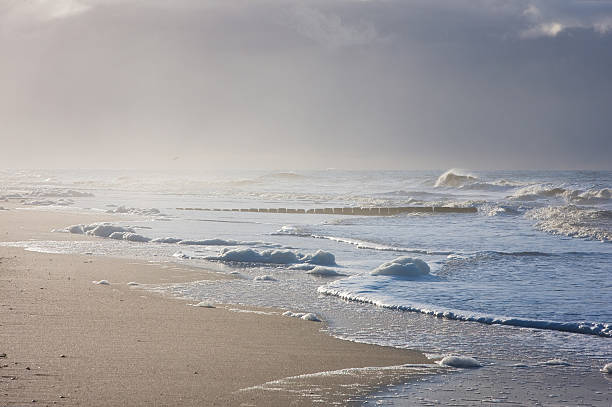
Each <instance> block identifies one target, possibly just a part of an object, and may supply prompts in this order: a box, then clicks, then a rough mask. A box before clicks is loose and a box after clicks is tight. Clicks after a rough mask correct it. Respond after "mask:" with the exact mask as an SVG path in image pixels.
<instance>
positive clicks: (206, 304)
mask: <svg viewBox="0 0 612 407" xmlns="http://www.w3.org/2000/svg"><path fill="white" fill-rule="evenodd" d="M189 305H191V306H192V307H201V308H215V306H214V305H213V304H212V303H210V302H208V301H201V302H198V303H197V304H189Z"/></svg>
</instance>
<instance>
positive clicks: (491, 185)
mask: <svg viewBox="0 0 612 407" xmlns="http://www.w3.org/2000/svg"><path fill="white" fill-rule="evenodd" d="M521 185H524V184H522V183H519V182H516V181H508V180H505V179H501V180H495V181H484V180H481V179H480V178H478V177H477V176H475V175H472V174H465V173H464V171H462V170H457V169H454V168H453V169H450V170H448V171H446V172H445V173H444V174H442V175H440V176H439V177H438V179H437V180H436V183H435V184H434V187H435V188H441V187H451V188H459V189H465V190H482V191H506V190H508V189H512V188H516V187H518V186H521Z"/></svg>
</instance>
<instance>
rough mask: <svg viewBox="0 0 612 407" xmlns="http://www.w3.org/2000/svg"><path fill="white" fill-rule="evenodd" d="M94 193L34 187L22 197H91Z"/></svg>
mask: <svg viewBox="0 0 612 407" xmlns="http://www.w3.org/2000/svg"><path fill="white" fill-rule="evenodd" d="M92 196H94V194H92V193H91V192H82V191H75V190H74V189H59V188H51V189H35V190H33V191H31V192H28V193H27V194H24V195H23V197H37V198H43V197H44V198H83V197H92Z"/></svg>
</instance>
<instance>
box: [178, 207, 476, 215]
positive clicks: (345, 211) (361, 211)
mask: <svg viewBox="0 0 612 407" xmlns="http://www.w3.org/2000/svg"><path fill="white" fill-rule="evenodd" d="M176 209H178V210H183V211H217V212H219V211H222V212H259V213H304V214H326V215H366V216H391V215H399V214H401V213H475V212H477V211H478V210H477V209H476V208H474V207H465V208H456V207H451V206H404V207H392V208H317V209H293V208H248V209H247V208H241V209H238V208H236V209H217V208H214V209H210V208H176Z"/></svg>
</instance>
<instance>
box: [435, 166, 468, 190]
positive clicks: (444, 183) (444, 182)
mask: <svg viewBox="0 0 612 407" xmlns="http://www.w3.org/2000/svg"><path fill="white" fill-rule="evenodd" d="M476 181H478V177H475V176H473V175H469V174H461V170H457V169H455V168H453V169H450V170H448V171H446V172H445V173H444V174H442V175H440V176H439V177H438V179H437V180H436V183H435V184H434V187H436V188H438V187H455V188H457V187H462V186H464V185H467V184H471V183H474V182H476Z"/></svg>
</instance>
